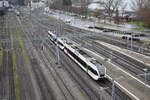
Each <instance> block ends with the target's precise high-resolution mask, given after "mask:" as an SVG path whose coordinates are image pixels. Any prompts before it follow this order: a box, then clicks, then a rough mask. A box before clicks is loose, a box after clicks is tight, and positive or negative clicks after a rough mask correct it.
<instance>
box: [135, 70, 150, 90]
mask: <svg viewBox="0 0 150 100" xmlns="http://www.w3.org/2000/svg"><path fill="white" fill-rule="evenodd" d="M143 71H144V74H139V75H137V76H144V83H145V84H144V85H145V87H144V92H146V85H147V76H148V75H150V72H149V73H148V70H147V68H145V69H143Z"/></svg>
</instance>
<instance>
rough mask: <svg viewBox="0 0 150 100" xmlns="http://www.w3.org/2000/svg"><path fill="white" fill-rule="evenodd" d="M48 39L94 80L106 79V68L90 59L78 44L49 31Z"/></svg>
mask: <svg viewBox="0 0 150 100" xmlns="http://www.w3.org/2000/svg"><path fill="white" fill-rule="evenodd" d="M48 38H49V39H50V40H51V41H52V42H53V43H54V44H55V45H58V47H59V48H60V49H61V50H62V51H63V52H64V53H65V54H66V55H67V56H69V57H70V58H71V59H72V60H73V61H74V62H75V63H77V64H78V65H79V66H80V67H81V68H82V69H83V70H84V71H85V72H86V73H87V74H88V75H89V76H90V77H91V78H92V79H94V80H99V79H102V78H105V77H106V67H105V66H104V65H103V64H102V63H100V62H98V61H97V60H96V59H95V58H92V57H90V56H89V55H88V54H87V53H86V52H84V50H82V49H81V48H80V47H79V46H78V45H77V43H75V42H73V41H72V40H70V39H68V38H65V37H58V38H57V36H56V34H54V33H53V32H51V31H48Z"/></svg>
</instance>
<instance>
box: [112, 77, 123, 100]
mask: <svg viewBox="0 0 150 100" xmlns="http://www.w3.org/2000/svg"><path fill="white" fill-rule="evenodd" d="M121 78H123V77H122V76H120V77H118V78H112V97H111V100H115V81H117V80H120V79H121Z"/></svg>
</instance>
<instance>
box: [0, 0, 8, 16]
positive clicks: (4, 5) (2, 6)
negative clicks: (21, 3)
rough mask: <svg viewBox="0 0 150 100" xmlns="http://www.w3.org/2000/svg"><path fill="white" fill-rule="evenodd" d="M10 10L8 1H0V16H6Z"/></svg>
mask: <svg viewBox="0 0 150 100" xmlns="http://www.w3.org/2000/svg"><path fill="white" fill-rule="evenodd" d="M8 8H9V2H8V1H6V0H2V1H0V15H4V14H5V12H6V10H7V9H8Z"/></svg>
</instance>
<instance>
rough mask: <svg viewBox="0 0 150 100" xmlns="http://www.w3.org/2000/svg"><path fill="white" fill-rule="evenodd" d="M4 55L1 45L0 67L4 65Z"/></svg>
mask: <svg viewBox="0 0 150 100" xmlns="http://www.w3.org/2000/svg"><path fill="white" fill-rule="evenodd" d="M3 54H4V50H3V48H2V45H0V67H2V65H3Z"/></svg>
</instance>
